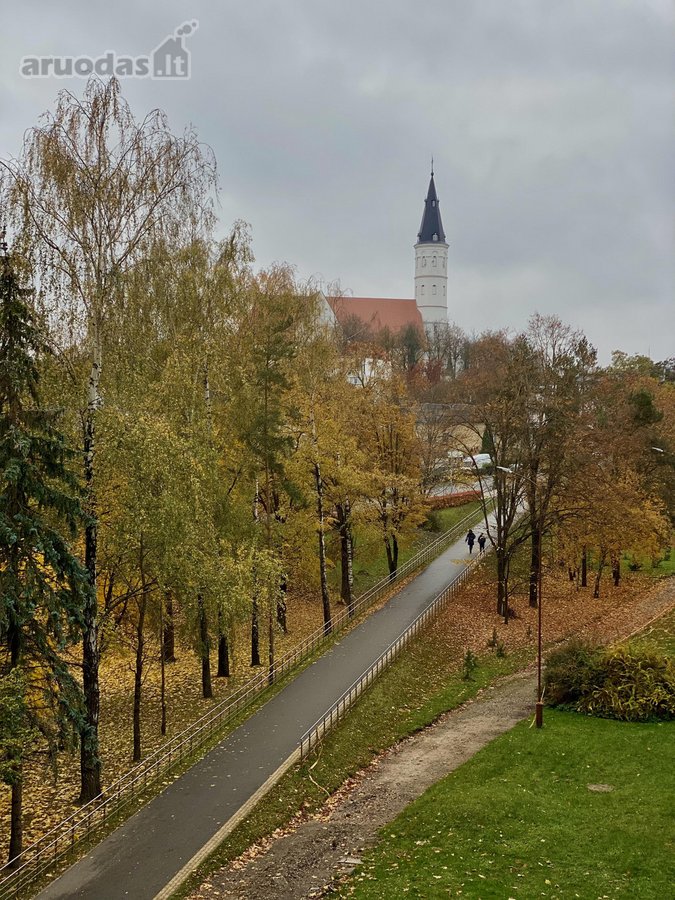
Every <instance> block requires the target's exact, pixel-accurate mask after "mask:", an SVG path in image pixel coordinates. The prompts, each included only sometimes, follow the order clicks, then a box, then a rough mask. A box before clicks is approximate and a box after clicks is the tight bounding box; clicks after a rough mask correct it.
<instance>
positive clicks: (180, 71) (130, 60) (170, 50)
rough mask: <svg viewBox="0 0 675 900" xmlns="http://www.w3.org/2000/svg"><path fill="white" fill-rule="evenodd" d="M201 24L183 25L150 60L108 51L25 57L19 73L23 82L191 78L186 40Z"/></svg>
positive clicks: (160, 45)
mask: <svg viewBox="0 0 675 900" xmlns="http://www.w3.org/2000/svg"><path fill="white" fill-rule="evenodd" d="M198 27H199V22H198V21H197V20H196V19H193V20H192V21H190V22H183V24H182V25H179V26H178V28H176V30H175V31H174V32H173V34H170V35H169V36H168V37H165V38H164V40H163V41H162V42H161V44H159V45H158V46H157V47H155V49H154V50H153V51H152V53H151V54H150V55H149V56H120V55H118V54H117V53H116V52H115V51H113V50H109V51H108V52H107V53H105V54H103V56H99V57H96V58H93V57H91V56H24V58H23V59H22V60H21V65H20V71H21V74H22V76H23V77H24V78H89V77H90V76H91V75H97V76H98V77H99V78H107V77H111V76H113V75H114V76H115V77H116V78H156V79H161V80H162V81H164V80H167V81H170V80H172V79H173V80H176V79H181V78H189V77H190V72H191V66H190V51H189V50H188V49H187V48H186V46H185V38H187V37H189V36H190V35H192V34H194V33H195V31H196V30H197V28H198Z"/></svg>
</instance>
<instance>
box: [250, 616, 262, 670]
mask: <svg viewBox="0 0 675 900" xmlns="http://www.w3.org/2000/svg"><path fill="white" fill-rule="evenodd" d="M251 665H252V666H259V665H260V622H259V617H258V602H257V600H253V601H252V603H251Z"/></svg>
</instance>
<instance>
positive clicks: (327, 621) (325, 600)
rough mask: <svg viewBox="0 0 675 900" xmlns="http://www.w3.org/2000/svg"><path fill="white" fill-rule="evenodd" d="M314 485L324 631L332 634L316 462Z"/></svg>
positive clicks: (321, 484) (319, 469) (318, 475)
mask: <svg viewBox="0 0 675 900" xmlns="http://www.w3.org/2000/svg"><path fill="white" fill-rule="evenodd" d="M314 487H315V488H316V514H317V518H318V520H319V575H320V577H321V603H322V606H323V633H324V634H330V633H331V631H332V630H333V621H332V618H331V611H330V595H329V593H328V577H327V574H326V535H325V533H324V530H323V525H324V515H323V480H322V478H321V467H320V465H319V463H318V461H317V462H315V463H314Z"/></svg>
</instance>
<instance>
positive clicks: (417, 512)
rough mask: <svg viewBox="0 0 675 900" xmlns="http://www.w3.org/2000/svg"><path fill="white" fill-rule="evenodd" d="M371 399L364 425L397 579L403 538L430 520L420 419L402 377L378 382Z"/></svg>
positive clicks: (375, 497)
mask: <svg viewBox="0 0 675 900" xmlns="http://www.w3.org/2000/svg"><path fill="white" fill-rule="evenodd" d="M368 402H369V409H368V414H367V419H366V421H362V422H361V423H360V425H359V427H360V429H361V430H362V431H361V433H362V434H363V445H364V446H365V447H366V450H367V452H368V454H369V457H370V463H369V470H370V473H371V479H372V481H371V484H372V489H371V490H372V493H371V496H370V502H371V504H372V506H373V508H374V510H375V515H376V517H377V520H378V523H379V526H380V529H381V533H382V539H383V541H384V546H385V550H386V554H387V566H388V569H389V575H390V577H391V578H394V577H395V575H396V572H397V569H398V557H399V550H400V544H401V540H402V538H404V537H405V535H406V534H409V533H410V532H411V531H413V530H414V528H416V526H417V525H419V524H420V522H422V521H423V520H424V511H423V507H422V502H421V500H422V497H421V492H420V486H419V485H420V452H419V444H418V440H417V435H416V431H415V419H416V417H415V414H414V412H413V411H411V410H409V409H408V408H407V400H406V396H405V390H404V386H403V383H402V381H401V380H400V378H398V377H396V376H393V377H392V378H391V379H379V380H378V381H377V382H374V383H373V384H372V385H371V387H370V389H369V394H368Z"/></svg>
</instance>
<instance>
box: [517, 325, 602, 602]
mask: <svg viewBox="0 0 675 900" xmlns="http://www.w3.org/2000/svg"><path fill="white" fill-rule="evenodd" d="M525 339H526V341H527V346H528V347H529V350H530V364H529V365H527V366H524V367H523V368H522V369H521V374H522V376H523V385H522V389H523V392H524V393H525V395H526V397H527V400H526V404H525V415H526V418H525V421H524V423H523V425H524V434H525V443H524V447H523V454H522V465H523V467H524V482H523V487H524V494H525V499H526V502H527V511H528V519H529V525H530V531H531V539H530V540H531V550H530V573H529V599H530V606H531V607H536V606H537V604H538V602H539V582H540V580H541V579H540V577H539V574H540V571H541V565H542V559H541V557H542V541H543V538H544V535H545V534H546V533H547V532H548V531H549V530H550V529H551V527H552V526H553V524H554V523H555V521H556V520H560V518H562V517H563V516H564V515H565V514H566V511H565V510H564V508H563V507H562V506H561V504H560V502H557V503H556V502H555V500H556V497H557V498H558V501H559V500H560V497H561V495H562V494H563V492H564V490H565V487H566V484H567V483H568V482H569V481H570V480H572V479H574V478H575V477H576V476H577V474H578V470H579V466H580V464H581V460H582V457H583V452H584V449H583V445H584V430H585V428H586V427H587V425H588V421H587V417H586V415H585V410H586V409H587V407H588V403H589V400H590V393H589V392H590V388H591V387H592V384H593V378H594V369H595V359H596V355H595V350H594V349H593V348H592V347H590V346H589V344H588V341H587V340H586V338H585V337H584V335H583V334H582V333H581V332H578V331H573V330H572V329H571V328H569V327H568V326H566V325H563V323H562V322H561V321H560V320H559V319H558V318H557V317H555V316H540V315H535V316H533V317H532V318H531V320H530V323H529V328H528V331H527V333H526V335H525Z"/></svg>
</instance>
